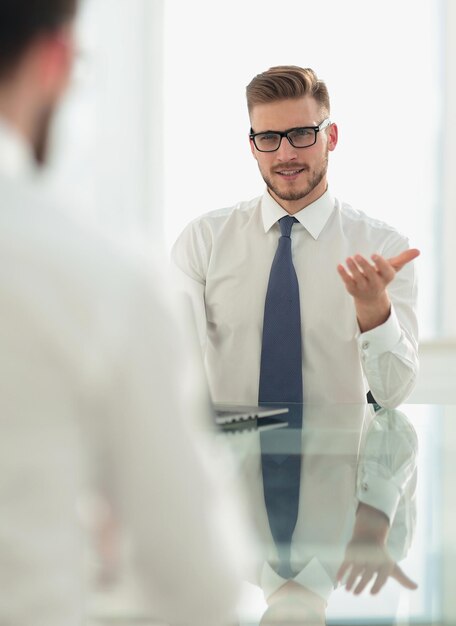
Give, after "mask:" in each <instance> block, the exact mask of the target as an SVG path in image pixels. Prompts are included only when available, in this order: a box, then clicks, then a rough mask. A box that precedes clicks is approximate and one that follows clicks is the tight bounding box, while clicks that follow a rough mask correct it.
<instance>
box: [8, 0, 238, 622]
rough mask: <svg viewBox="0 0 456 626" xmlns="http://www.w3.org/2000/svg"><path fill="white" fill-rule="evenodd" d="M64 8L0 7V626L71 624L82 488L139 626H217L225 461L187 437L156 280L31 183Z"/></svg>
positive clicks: (11, 1)
mask: <svg viewBox="0 0 456 626" xmlns="http://www.w3.org/2000/svg"><path fill="white" fill-rule="evenodd" d="M76 4H77V2H76V0H2V2H1V3H0V222H1V225H0V254H1V269H0V406H1V410H0V432H1V436H0V511H1V512H0V623H1V624H2V625H5V626H6V625H7V624H8V625H10V626H13V625H17V626H18V625H19V624H20V625H21V626H28V625H30V626H70V625H71V626H76V625H77V624H81V623H82V621H83V620H84V623H85V610H86V599H85V593H84V583H83V580H84V576H83V567H82V566H83V562H82V556H81V555H83V554H84V550H83V546H84V542H83V538H82V534H81V532H80V527H79V524H78V520H77V516H76V508H77V507H76V504H77V502H78V497H79V495H80V494H81V493H85V492H86V488H87V486H89V488H91V489H96V491H97V493H98V494H99V495H101V496H102V497H104V498H105V499H107V501H108V502H109V505H110V507H111V509H112V510H113V512H114V515H115V516H116V518H117V519H118V520H120V521H121V522H122V523H123V525H124V528H125V530H126V532H127V533H128V536H129V537H130V538H131V540H132V545H133V556H134V562H135V565H136V567H137V570H138V573H139V576H140V579H141V581H142V583H143V586H144V591H145V596H146V598H147V600H148V602H149V606H150V611H151V614H152V616H153V617H155V618H158V619H159V620H163V621H166V623H179V624H182V623H185V624H193V623H195V624H198V625H200V624H206V623H207V624H211V626H212V624H219V623H220V624H223V623H225V619H230V620H231V609H232V606H233V604H234V602H235V600H236V598H237V594H238V591H239V584H238V567H239V565H240V560H239V553H240V551H241V550H244V549H245V546H244V545H242V547H240V543H239V542H241V537H242V536H243V533H242V529H239V528H237V526H238V523H239V517H238V515H237V510H236V508H235V507H234V500H231V498H230V496H229V491H228V492H226V490H225V485H224V483H223V481H222V479H221V478H220V476H221V475H223V470H224V469H225V463H224V464H223V466H219V465H218V464H217V468H216V470H215V471H213V470H214V468H213V465H211V463H210V462H209V461H210V460H211V459H210V458H209V453H210V450H209V447H208V444H207V442H206V441H205V440H203V441H202V440H200V438H199V437H198V439H197V438H196V434H195V429H194V426H195V422H196V421H198V422H200V420H201V419H202V420H203V421H204V418H207V422H208V423H209V421H210V416H209V415H207V414H206V415H205V414H204V407H202V406H200V403H199V401H198V398H197V395H198V390H197V389H195V390H194V392H195V396H193V395H192V394H190V392H189V391H184V387H185V385H184V384H183V379H184V378H185V375H186V362H187V356H186V353H185V352H184V353H183V351H182V341H181V340H180V339H179V330H178V327H176V325H175V324H174V323H173V319H172V314H171V313H170V309H169V305H168V300H167V296H166V295H165V292H162V280H160V279H159V277H158V275H157V276H155V275H153V274H152V275H151V273H150V271H149V270H148V269H146V268H145V267H144V264H143V263H140V262H139V261H138V260H133V259H127V258H124V257H123V255H121V254H120V253H119V252H117V251H116V250H114V249H113V248H112V246H111V245H110V244H108V243H107V242H105V241H102V240H101V239H100V238H99V237H98V236H95V235H94V234H91V233H89V232H86V231H85V230H84V229H83V228H82V226H77V225H75V224H73V223H71V221H70V220H69V219H68V218H67V217H65V215H64V213H63V212H62V211H61V210H59V209H60V207H59V206H53V202H52V201H51V200H50V199H49V197H48V196H47V194H46V193H45V191H44V189H43V188H42V184H41V183H40V177H39V168H38V164H41V163H43V162H44V161H45V159H46V146H47V137H48V129H49V125H50V122H51V120H52V116H53V113H54V110H55V108H56V106H57V103H58V102H59V100H60V97H61V95H62V94H63V93H64V91H65V87H66V85H67V83H68V80H69V76H70V71H71V66H72V60H73V54H74V39H73V21H74V16H75V11H76V8H77V7H76ZM202 395H204V394H202ZM212 462H213V463H215V461H214V460H212ZM211 468H212V470H211ZM222 494H223V500H222ZM227 497H228V500H227ZM233 525H234V530H233ZM113 617H114V616H113Z"/></svg>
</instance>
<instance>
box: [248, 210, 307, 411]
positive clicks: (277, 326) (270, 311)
mask: <svg viewBox="0 0 456 626" xmlns="http://www.w3.org/2000/svg"><path fill="white" fill-rule="evenodd" d="M296 221H297V220H296V218H294V217H292V216H291V215H287V216H286V217H282V218H281V219H280V220H279V225H280V230H281V233H282V234H281V237H280V238H279V243H278V246H277V251H276V253H275V256H274V260H273V262H272V266H271V273H270V275H269V283H268V290H267V293H266V301H265V305H264V320H263V341H262V347H261V365H260V385H259V394H258V398H259V401H260V403H264V402H298V403H300V402H302V373H301V372H302V355H301V311H300V307H299V285H298V279H297V277H296V272H295V269H294V266H293V261H292V258H291V238H290V235H291V229H292V227H293V224H294V222H296Z"/></svg>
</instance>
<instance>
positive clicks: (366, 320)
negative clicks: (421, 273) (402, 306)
mask: <svg viewBox="0 0 456 626" xmlns="http://www.w3.org/2000/svg"><path fill="white" fill-rule="evenodd" d="M419 254H420V252H419V250H417V249H416V248H412V249H410V250H405V251H404V252H401V254H399V255H397V256H395V257H391V258H390V259H384V258H383V257H382V256H380V255H378V254H374V255H372V261H373V264H372V263H370V262H369V261H367V260H366V259H365V258H364V257H363V256H361V255H360V254H357V255H355V256H354V257H349V258H348V259H347V261H346V263H347V268H348V271H347V269H345V267H344V266H343V265H338V266H337V270H338V272H339V275H340V277H341V278H342V280H343V281H344V284H345V287H346V289H347V291H348V293H349V294H350V295H352V296H353V298H354V300H355V306H356V313H357V317H358V322H359V326H360V329H361V331H362V332H366V331H367V330H371V329H372V328H375V327H376V326H379V325H380V324H383V323H384V322H386V320H387V319H388V317H389V314H390V308H391V303H390V301H389V298H388V294H387V292H386V287H387V286H388V285H389V283H390V282H391V281H392V280H393V278H394V277H395V275H396V273H397V272H399V271H400V270H401V269H402V268H403V267H404V265H406V264H407V263H409V262H410V261H412V260H413V259H415V258H416V257H417V256H418V255H419Z"/></svg>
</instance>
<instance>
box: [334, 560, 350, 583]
mask: <svg viewBox="0 0 456 626" xmlns="http://www.w3.org/2000/svg"><path fill="white" fill-rule="evenodd" d="M350 565H351V564H350V563H349V562H348V561H344V562H343V563H342V565H341V566H340V567H339V569H338V570H337V574H336V580H338V581H339V582H340V581H341V580H342V578H343V577H344V575H345V572H346V571H347V570H348V568H349V567H350Z"/></svg>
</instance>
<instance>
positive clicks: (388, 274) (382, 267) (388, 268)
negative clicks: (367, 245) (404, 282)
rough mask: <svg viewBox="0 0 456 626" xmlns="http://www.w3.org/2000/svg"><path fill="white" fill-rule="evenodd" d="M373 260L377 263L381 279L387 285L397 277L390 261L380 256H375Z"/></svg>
mask: <svg viewBox="0 0 456 626" xmlns="http://www.w3.org/2000/svg"><path fill="white" fill-rule="evenodd" d="M372 260H373V262H374V263H375V267H376V269H377V273H378V274H379V276H381V278H382V279H383V280H384V281H385V282H386V283H390V282H391V281H392V280H393V278H394V277H395V275H396V270H395V269H394V267H393V266H392V265H391V264H390V262H389V261H387V260H386V259H384V258H383V257H382V256H380V255H378V254H373V255H372Z"/></svg>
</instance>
